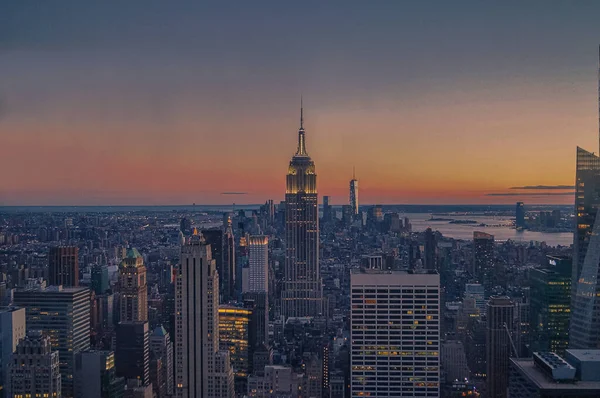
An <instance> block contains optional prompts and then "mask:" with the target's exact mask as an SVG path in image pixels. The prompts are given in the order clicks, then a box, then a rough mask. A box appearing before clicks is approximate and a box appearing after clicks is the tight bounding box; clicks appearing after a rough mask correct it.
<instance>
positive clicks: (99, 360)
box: [75, 350, 126, 398]
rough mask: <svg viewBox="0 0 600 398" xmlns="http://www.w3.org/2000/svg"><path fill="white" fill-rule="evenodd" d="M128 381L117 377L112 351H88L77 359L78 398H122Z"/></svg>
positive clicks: (76, 392) (76, 384) (76, 389)
mask: <svg viewBox="0 0 600 398" xmlns="http://www.w3.org/2000/svg"><path fill="white" fill-rule="evenodd" d="M125 383H126V380H125V378H123V377H117V374H116V369H115V354H114V353H113V352H112V351H94V350H87V351H82V352H80V353H79V354H77V356H76V358H75V396H76V397H77V398H121V397H122V396H123V392H124V389H125Z"/></svg>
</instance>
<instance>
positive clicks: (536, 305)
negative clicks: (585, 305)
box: [529, 256, 572, 356]
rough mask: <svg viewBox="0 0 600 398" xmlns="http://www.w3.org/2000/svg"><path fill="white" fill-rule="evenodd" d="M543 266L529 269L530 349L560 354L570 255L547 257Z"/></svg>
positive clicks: (564, 346) (566, 316) (563, 341)
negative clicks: (546, 261) (546, 262)
mask: <svg viewBox="0 0 600 398" xmlns="http://www.w3.org/2000/svg"><path fill="white" fill-rule="evenodd" d="M547 260H548V264H547V266H545V267H544V268H538V269H532V270H531V271H529V285H530V286H531V350H532V351H551V352H555V353H557V354H558V355H561V356H562V355H564V353H565V350H566V349H567V348H568V343H569V318H570V315H571V312H570V308H571V267H572V259H571V258H570V257H560V256H548V258H547Z"/></svg>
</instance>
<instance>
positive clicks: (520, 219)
mask: <svg viewBox="0 0 600 398" xmlns="http://www.w3.org/2000/svg"><path fill="white" fill-rule="evenodd" d="M515 227H517V228H525V227H526V225H525V205H524V204H523V202H517V208H516V211H515Z"/></svg>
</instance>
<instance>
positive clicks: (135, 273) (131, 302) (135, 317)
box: [119, 248, 148, 322]
mask: <svg viewBox="0 0 600 398" xmlns="http://www.w3.org/2000/svg"><path fill="white" fill-rule="evenodd" d="M119 291H120V301H119V302H120V311H119V314H120V317H119V320H120V321H122V322H138V321H141V322H144V321H147V320H148V280H147V275H146V267H145V266H144V258H143V257H142V255H141V254H140V253H139V252H138V251H137V249H133V248H131V249H127V255H126V257H125V258H124V259H123V261H122V262H121V265H120V266H119Z"/></svg>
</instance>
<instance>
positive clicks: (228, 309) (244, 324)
mask: <svg viewBox="0 0 600 398" xmlns="http://www.w3.org/2000/svg"><path fill="white" fill-rule="evenodd" d="M251 304H252V305H251V306H250V305H246V306H244V307H241V306H234V305H221V306H220V307H219V336H220V337H219V339H220V344H219V345H220V348H221V349H222V350H228V351H229V358H230V359H231V366H232V367H233V369H234V381H235V393H236V394H238V395H245V394H246V392H247V388H248V383H247V380H248V376H249V375H250V373H252V360H253V355H254V347H255V346H256V341H255V334H256V327H255V325H254V324H253V320H254V314H253V306H254V303H253V302H251Z"/></svg>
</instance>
